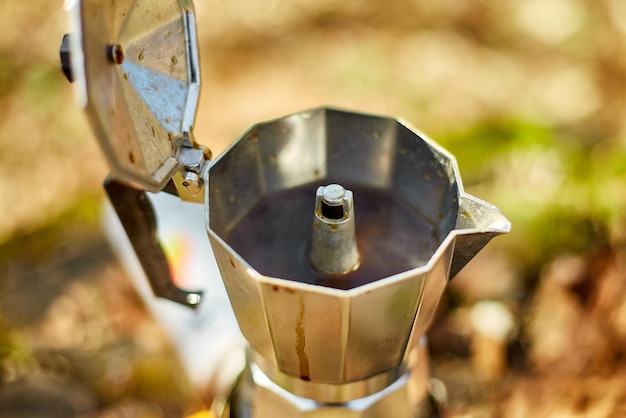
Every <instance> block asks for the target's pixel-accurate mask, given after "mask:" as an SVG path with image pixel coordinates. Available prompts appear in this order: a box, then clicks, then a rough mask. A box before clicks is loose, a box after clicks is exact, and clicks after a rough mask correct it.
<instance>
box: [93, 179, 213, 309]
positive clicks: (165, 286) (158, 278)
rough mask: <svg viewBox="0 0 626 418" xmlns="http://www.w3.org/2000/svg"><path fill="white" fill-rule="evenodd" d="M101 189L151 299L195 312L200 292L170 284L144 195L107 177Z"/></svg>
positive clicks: (148, 205)
mask: <svg viewBox="0 0 626 418" xmlns="http://www.w3.org/2000/svg"><path fill="white" fill-rule="evenodd" d="M104 188H105V190H106V192H107V194H108V195H109V199H110V200H111V204H112V205H113V208H114V209H115V212H116V213H117V216H118V217H119V218H120V221H121V222H122V225H123V227H124V230H125V231H126V235H128V239H129V240H130V243H131V245H132V246H133V249H134V250H135V253H136V254H137V258H138V259H139V262H140V264H141V267H142V268H143V270H144V272H145V273H146V277H147V278H148V282H149V283H150V287H151V288H152V292H153V293H154V295H155V296H158V297H161V298H165V299H169V300H171V301H174V302H177V303H180V304H181V305H185V306H188V307H190V308H192V309H197V308H198V306H199V305H200V302H201V300H202V291H187V290H183V289H180V288H179V287H177V286H176V285H175V284H174V282H173V280H172V275H171V272H170V269H169V265H168V263H167V258H166V257H165V253H164V252H163V249H162V248H161V245H160V244H159V240H158V238H157V225H156V216H155V214H154V208H153V207H152V204H151V203H150V201H149V200H148V197H147V196H146V193H147V192H146V191H144V190H138V189H134V188H132V187H129V186H127V185H125V184H123V183H120V182H119V181H116V180H115V179H114V178H112V177H111V176H109V177H107V179H106V180H105V181H104Z"/></svg>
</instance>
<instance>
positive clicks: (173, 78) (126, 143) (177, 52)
mask: <svg viewBox="0 0 626 418" xmlns="http://www.w3.org/2000/svg"><path fill="white" fill-rule="evenodd" d="M73 9H74V13H75V14H74V16H75V19H76V21H75V26H76V33H77V34H78V36H75V37H74V38H73V40H72V42H74V43H75V44H74V45H73V48H72V49H73V51H74V53H73V54H72V64H71V65H72V71H73V73H74V74H75V78H76V80H77V81H78V82H79V86H78V87H79V91H82V94H80V96H81V98H82V100H84V105H85V107H86V109H87V114H88V116H89V120H90V122H91V124H92V127H93V129H94V131H95V132H96V135H97V137H98V140H99V141H100V144H101V146H102V148H103V150H104V152H105V154H106V156H107V158H108V160H109V162H110V164H111V167H112V170H113V174H114V176H115V177H117V178H118V179H120V180H122V181H125V182H130V183H134V184H137V185H139V186H141V187H143V188H145V189H147V190H151V191H157V190H161V189H163V188H164V187H165V185H166V184H167V182H168V181H169V179H170V178H171V177H172V176H173V175H174V173H175V172H176V171H177V170H180V169H181V168H182V166H183V164H181V162H180V161H179V157H178V154H179V151H180V149H181V148H182V147H183V145H187V146H189V145H190V144H192V143H193V138H191V129H192V125H193V123H194V120H195V114H196V109H197V106H198V99H199V94H200V68H199V60H198V42H197V36H196V24H195V17H194V11H193V6H192V3H191V1H190V0H159V1H153V0H78V1H76V3H75V4H74V5H73Z"/></svg>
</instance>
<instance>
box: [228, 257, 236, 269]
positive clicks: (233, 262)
mask: <svg viewBox="0 0 626 418" xmlns="http://www.w3.org/2000/svg"><path fill="white" fill-rule="evenodd" d="M228 261H230V265H231V266H233V268H235V260H233V259H232V257H228Z"/></svg>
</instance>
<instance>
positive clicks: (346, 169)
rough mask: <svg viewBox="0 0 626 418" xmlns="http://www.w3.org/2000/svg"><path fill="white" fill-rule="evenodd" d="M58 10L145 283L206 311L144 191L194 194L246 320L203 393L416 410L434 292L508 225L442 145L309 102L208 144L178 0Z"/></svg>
mask: <svg viewBox="0 0 626 418" xmlns="http://www.w3.org/2000/svg"><path fill="white" fill-rule="evenodd" d="M72 10H73V15H74V16H75V22H76V23H75V31H74V32H73V33H72V34H70V35H68V36H66V38H65V39H64V42H63V45H62V47H61V55H62V62H63V67H64V70H65V71H66V74H67V75H68V76H69V77H70V78H71V79H75V80H76V81H77V84H78V90H79V97H80V98H81V103H82V104H83V105H84V106H85V108H86V110H87V114H88V116H89V120H90V122H91V124H92V127H93V129H94V131H95V133H96V136H97V137H98V140H99V141H100V143H101V145H102V148H103V150H104V151H105V153H106V155H107V158H108V159H109V161H110V163H111V167H112V174H111V176H110V177H109V178H108V179H107V181H106V182H105V187H106V189H107V192H108V194H109V197H110V200H111V203H112V205H113V207H114V208H115V211H116V213H117V215H118V216H119V218H120V220H121V222H122V224H123V226H124V230H125V233H126V235H127V236H128V239H129V241H130V244H131V245H132V248H133V250H134V253H135V254H136V256H137V258H138V260H139V263H140V265H141V266H142V268H143V271H144V273H145V277H146V280H147V282H148V283H149V284H150V287H151V290H152V292H153V294H154V296H152V295H150V296H149V297H151V298H154V297H156V298H165V299H168V300H170V301H172V303H176V304H179V305H184V306H186V307H188V309H187V310H186V312H188V318H191V317H192V316H196V317H197V316H198V315H200V316H202V315H206V312H208V311H207V309H208V308H203V307H206V306H210V307H211V308H212V311H215V309H216V306H218V305H217V304H212V300H211V296H210V295H211V292H212V289H214V288H215V287H216V286H221V284H216V283H212V284H211V286H209V287H207V288H206V289H205V290H204V291H202V290H190V289H181V288H180V287H179V286H177V285H176V284H174V282H173V281H172V280H171V275H170V272H169V269H168V266H167V261H166V260H165V257H164V255H163V252H162V251H161V247H160V245H159V241H158V240H157V239H156V233H157V230H158V227H157V225H156V222H155V215H154V211H153V208H152V206H151V204H150V198H149V197H148V196H149V195H150V194H151V193H156V192H162V191H163V192H166V193H169V194H172V195H174V196H178V197H179V198H180V199H181V200H183V201H187V202H195V203H197V204H204V211H205V215H206V225H205V227H206V232H207V233H208V237H209V240H210V244H211V248H212V250H207V253H206V257H207V258H211V257H215V260H216V262H217V266H218V268H219V273H220V276H221V278H222V280H223V286H224V288H225V290H226V292H227V295H228V302H229V304H230V306H224V307H223V309H224V310H225V311H228V312H232V314H230V316H231V317H232V318H235V319H236V323H237V324H238V329H237V330H235V331H234V332H236V333H239V331H240V332H241V335H243V337H244V338H245V340H244V339H242V340H241V341H242V344H241V345H240V346H237V345H236V344H235V346H236V348H233V349H240V348H241V350H245V361H244V362H243V363H241V364H240V367H238V368H236V372H231V373H230V374H227V375H226V374H222V375H221V380H222V383H221V384H220V385H213V386H211V389H210V390H209V392H210V393H209V394H208V395H207V396H206V399H208V403H209V405H208V407H209V408H211V410H212V411H213V413H214V414H215V415H216V416H219V417H258V418H265V417H272V418H275V417H285V418H286V417H339V416H341V417H413V416H421V415H422V414H425V413H428V412H427V411H428V405H427V401H428V397H427V392H428V388H427V385H428V377H429V376H428V367H427V366H428V358H427V350H426V345H425V339H424V334H425V332H426V330H427V329H428V326H429V325H430V323H431V322H432V319H433V316H434V313H435V309H436V307H437V304H438V302H439V299H440V297H441V295H442V293H443V291H444V289H445V287H446V284H447V282H448V281H449V280H450V279H451V278H452V277H454V276H455V275H456V274H457V273H458V272H459V270H461V269H462V268H463V267H464V266H465V264H466V263H467V262H469V261H470V260H471V259H472V257H473V256H474V255H475V254H476V253H477V252H478V251H479V250H480V249H481V248H482V247H483V246H484V245H485V244H487V242H488V241H489V240H490V239H491V238H493V237H494V236H496V235H499V234H503V233H507V232H508V231H509V229H510V224H509V222H508V220H507V219H506V218H505V217H504V216H503V215H502V214H501V213H500V211H499V210H498V209H497V208H495V207H494V206H492V205H490V204H488V203H486V202H484V201H481V200H479V199H477V198H475V197H473V196H471V195H468V194H466V193H465V192H464V191H463V187H462V184H461V179H460V176H459V173H458V168H457V165H456V162H455V159H454V157H453V156H451V155H450V154H448V153H447V152H446V151H445V150H443V149H442V148H441V147H439V146H438V145H437V144H436V143H434V142H433V141H432V140H430V139H428V138H427V137H426V136H425V135H423V134H422V133H420V132H418V131H416V130H415V129H413V128H411V127H409V126H408V125H407V124H406V123H404V122H402V121H399V120H397V119H394V118H389V117H384V116H376V115H370V114H363V113H356V112H349V111H344V110H338V109H333V108H317V109H313V110H308V111H305V112H300V113H295V114H292V115H289V116H285V117H282V118H278V119H275V120H272V121H269V122H263V123H259V124H257V125H255V126H253V127H251V128H250V129H249V130H248V131H246V132H245V133H244V134H243V135H242V136H241V137H240V138H239V139H237V140H236V141H235V142H234V143H233V144H232V145H231V146H230V148H228V149H227V150H226V151H225V152H224V153H222V154H221V155H220V156H218V157H217V158H215V159H214V160H210V158H211V156H210V152H209V151H208V150H207V149H206V148H203V147H202V146H200V145H199V144H198V143H197V142H196V141H195V140H194V138H193V135H192V127H193V123H194V120H195V114H196V107H197V102H198V94H199V91H200V78H199V75H200V69H199V66H198V63H199V61H198V52H197V40H196V34H195V18H194V11H193V8H192V4H191V2H190V1H186V0H159V1H156V2H152V1H150V2H149V1H147V0H139V1H116V2H111V1H103V0H83V1H76V2H75V4H73V6H72ZM193 228H202V225H194V226H193ZM218 307H219V306H218ZM231 307H232V308H231ZM230 309H232V311H230ZM233 315H234V316H233ZM212 318H213V319H215V318H216V317H212ZM190 321H196V323H197V324H201V325H198V326H197V327H196V328H195V329H194V328H190V331H189V332H188V333H189V334H192V333H198V334H201V333H203V332H204V333H205V334H206V333H207V332H208V338H209V340H210V341H212V344H214V345H219V344H220V339H221V338H222V337H223V336H224V335H226V334H228V331H217V330H216V329H217V328H214V327H213V328H212V327H211V325H210V324H209V323H210V322H211V321H210V320H208V321H199V322H198V321H197V319H190ZM233 323H234V321H233ZM202 324H203V325H202ZM207 324H208V325H207ZM213 325H214V324H213ZM203 327H204V328H203ZM233 328H235V327H234V326H233ZM207 329H208V330H209V331H207ZM211 330H214V331H211ZM181 338H186V337H184V336H182V337H181ZM190 338H192V337H190ZM174 345H176V342H175V341H174ZM235 346H234V347H235ZM222 354H223V355H224V356H226V354H225V353H222ZM203 355H204V354H203V352H202V350H200V351H196V353H195V354H194V358H192V359H191V360H190V364H194V363H197V364H199V363H201V362H202V361H203V359H202V356H203ZM206 355H207V356H209V355H213V354H211V353H207V354H206ZM213 356H214V355H213ZM214 360H216V359H214ZM217 362H219V359H217ZM192 367H193V366H192ZM190 368H191V367H190ZM231 371H232V369H231ZM214 372H215V373H216V374H219V371H217V369H214ZM224 376H226V378H224ZM205 378H206V380H207V381H215V380H216V379H215V376H205ZM224 380H226V383H224Z"/></svg>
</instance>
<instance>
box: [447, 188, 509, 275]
mask: <svg viewBox="0 0 626 418" xmlns="http://www.w3.org/2000/svg"><path fill="white" fill-rule="evenodd" d="M510 231H511V222H510V221H509V220H508V219H507V218H506V217H505V216H504V215H503V214H502V212H500V210H499V209H498V208H497V207H495V206H493V205H492V204H490V203H487V202H485V201H483V200H480V199H478V198H476V197H474V196H471V195H468V194H465V193H463V194H462V195H461V202H460V206H459V214H458V217H457V221H456V228H455V232H456V233H457V236H456V239H455V242H454V252H453V255H452V263H451V266H450V279H452V278H453V277H454V276H456V275H457V273H458V272H460V271H461V270H462V269H463V267H465V265H466V264H467V263H469V262H470V260H471V259H472V258H474V256H475V255H476V254H478V252H479V251H480V250H481V249H482V248H483V247H484V246H485V245H487V243H488V242H489V241H491V239H492V238H493V237H496V236H498V235H502V234H506V233H509V232H510Z"/></svg>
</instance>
